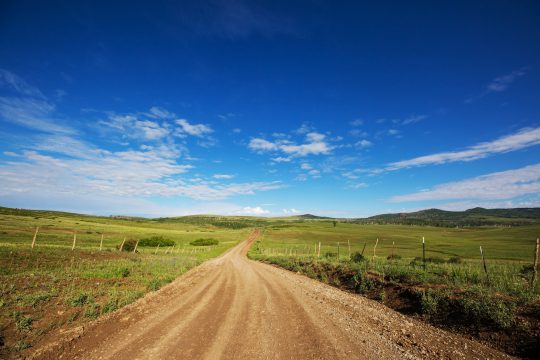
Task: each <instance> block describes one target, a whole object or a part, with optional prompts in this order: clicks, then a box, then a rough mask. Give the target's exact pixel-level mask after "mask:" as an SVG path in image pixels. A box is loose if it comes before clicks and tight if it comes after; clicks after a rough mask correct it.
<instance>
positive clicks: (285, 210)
mask: <svg viewBox="0 0 540 360" xmlns="http://www.w3.org/2000/svg"><path fill="white" fill-rule="evenodd" d="M282 211H283V213H284V214H299V213H300V211H298V210H296V209H294V208H291V209H283V210H282Z"/></svg>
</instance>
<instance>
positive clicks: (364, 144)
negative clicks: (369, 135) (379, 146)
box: [354, 139, 373, 149]
mask: <svg viewBox="0 0 540 360" xmlns="http://www.w3.org/2000/svg"><path fill="white" fill-rule="evenodd" d="M372 145H373V143H372V142H371V141H369V140H366V139H362V140H360V141H357V142H356V143H355V144H354V146H356V147H359V148H364V149H365V148H368V147H370V146H372Z"/></svg>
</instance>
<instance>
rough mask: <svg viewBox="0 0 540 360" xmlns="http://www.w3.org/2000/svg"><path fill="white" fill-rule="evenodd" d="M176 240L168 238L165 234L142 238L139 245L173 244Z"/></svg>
mask: <svg viewBox="0 0 540 360" xmlns="http://www.w3.org/2000/svg"><path fill="white" fill-rule="evenodd" d="M174 244H175V242H174V241H173V240H171V239H166V238H164V237H163V236H157V235H156V236H152V237H149V238H145V239H141V240H140V241H139V246H151V247H156V246H158V245H159V246H173V245H174Z"/></svg>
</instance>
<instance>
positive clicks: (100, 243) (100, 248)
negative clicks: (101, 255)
mask: <svg viewBox="0 0 540 360" xmlns="http://www.w3.org/2000/svg"><path fill="white" fill-rule="evenodd" d="M101 250H103V234H101V241H100V242H99V251H101Z"/></svg>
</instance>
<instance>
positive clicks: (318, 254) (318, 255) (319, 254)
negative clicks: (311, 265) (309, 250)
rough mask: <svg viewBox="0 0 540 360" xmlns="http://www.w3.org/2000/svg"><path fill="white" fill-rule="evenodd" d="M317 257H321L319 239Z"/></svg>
mask: <svg viewBox="0 0 540 360" xmlns="http://www.w3.org/2000/svg"><path fill="white" fill-rule="evenodd" d="M317 257H321V242H320V241H319V250H317Z"/></svg>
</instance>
